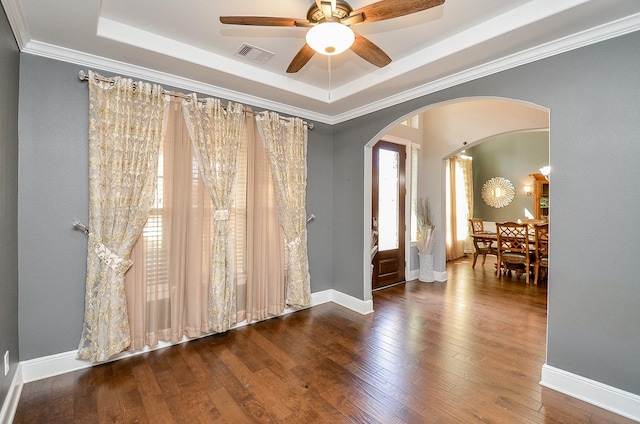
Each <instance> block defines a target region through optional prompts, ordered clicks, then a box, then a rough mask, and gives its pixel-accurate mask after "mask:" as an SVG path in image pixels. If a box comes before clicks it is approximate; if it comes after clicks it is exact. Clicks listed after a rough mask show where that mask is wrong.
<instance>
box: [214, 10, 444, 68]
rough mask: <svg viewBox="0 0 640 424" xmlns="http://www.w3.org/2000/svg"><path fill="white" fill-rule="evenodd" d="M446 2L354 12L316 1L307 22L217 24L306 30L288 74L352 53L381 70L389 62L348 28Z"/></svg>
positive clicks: (258, 19) (261, 19) (253, 19)
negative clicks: (318, 58)
mask: <svg viewBox="0 0 640 424" xmlns="http://www.w3.org/2000/svg"><path fill="white" fill-rule="evenodd" d="M444 2H445V0H380V1H378V2H375V3H371V4H369V5H367V6H364V7H361V8H360V9H357V10H353V9H352V7H351V6H350V5H349V3H347V2H345V1H342V0H316V3H315V4H312V5H311V7H310V8H309V11H308V12H307V19H295V18H278V17H270V16H221V17H220V22H222V23H223V24H231V25H257V26H293V27H309V28H310V29H309V31H307V35H306V44H305V45H304V46H303V47H302V49H300V51H299V52H298V53H297V54H296V55H295V57H294V58H293V60H292V61H291V63H290V64H289V67H288V68H287V73H294V72H298V71H299V70H300V69H302V67H303V66H304V65H306V64H307V62H308V61H309V60H310V59H311V57H313V55H314V54H315V53H316V52H318V53H321V54H324V55H335V54H339V53H342V52H343V51H345V50H347V49H349V48H350V49H351V50H352V51H353V52H354V53H356V54H357V55H358V56H360V57H361V58H363V59H364V60H366V61H368V62H370V63H372V64H373V65H375V66H377V67H379V68H382V67H383V66H386V65H388V64H389V63H390V62H391V58H390V57H389V56H388V55H387V54H386V53H385V52H384V51H382V49H381V48H380V47H378V46H376V45H375V44H374V43H372V42H371V41H369V40H368V39H366V38H365V37H363V36H361V35H359V34H356V33H354V32H353V30H352V29H351V28H350V27H351V25H356V24H363V23H369V22H376V21H383V20H386V19H392V18H398V17H400V16H405V15H410V14H412V13H416V12H420V11H422V10H426V9H430V8H432V7H436V6H440V5H441V4H443V3H444Z"/></svg>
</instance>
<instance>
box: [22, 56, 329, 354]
mask: <svg viewBox="0 0 640 424" xmlns="http://www.w3.org/2000/svg"><path fill="white" fill-rule="evenodd" d="M80 69H81V68H80V67H79V66H77V65H73V64H70V63H65V62H60V61H55V60H51V59H46V58H42V57H37V56H33V55H28V54H23V55H22V56H21V78H20V81H21V83H20V119H19V122H20V124H19V127H20V154H19V163H20V167H19V169H20V174H19V200H20V208H19V212H20V222H19V230H20V233H19V234H20V238H19V242H20V243H19V271H20V315H19V317H20V359H21V360H28V359H32V358H36V357H41V356H46V355H51V354H54V353H60V352H67V351H71V350H74V349H77V347H78V342H79V340H80V333H81V326H82V319H83V310H84V292H85V289H84V284H85V275H86V249H87V238H86V236H85V235H84V234H83V233H82V232H79V231H76V230H74V229H73V225H72V223H73V220H74V219H75V218H78V219H80V220H81V221H83V222H85V223H86V222H88V209H87V208H88V201H89V194H88V141H87V140H88V130H87V122H88V85H87V83H86V82H82V81H80V80H79V79H78V71H79V70H80ZM105 74H107V73H105ZM166 88H168V89H173V88H172V87H166ZM314 124H315V128H314V129H313V130H312V131H309V142H308V157H309V159H308V164H307V166H308V195H307V198H308V205H307V210H308V211H309V214H311V213H313V214H314V215H315V216H316V219H315V220H314V221H313V222H311V223H310V224H309V226H308V229H309V243H308V246H309V261H310V265H309V268H310V273H311V287H312V292H317V291H321V290H326V289H329V288H331V287H332V282H331V281H332V280H331V278H332V277H331V269H332V264H331V226H332V214H331V190H332V188H331V180H332V178H331V173H332V169H331V163H332V155H333V152H332V148H333V146H332V143H331V137H332V127H331V126H329V125H325V124H318V123H314Z"/></svg>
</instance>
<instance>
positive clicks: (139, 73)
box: [1, 0, 640, 125]
mask: <svg viewBox="0 0 640 424" xmlns="http://www.w3.org/2000/svg"><path fill="white" fill-rule="evenodd" d="M1 1H2V5H3V7H4V9H5V12H6V14H7V18H8V20H9V23H10V25H11V28H12V30H13V32H14V36H15V38H16V41H17V42H18V46H19V47H20V50H21V51H22V52H25V53H30V54H34V55H37V56H43V57H48V58H52V59H56V60H61V61H65V62H70V63H75V64H77V65H80V66H86V67H94V68H98V69H101V70H104V71H106V72H113V73H122V74H125V75H127V76H130V77H132V78H140V79H145V80H150V81H154V82H157V83H160V84H166V85H171V86H174V87H177V88H180V89H184V90H187V91H194V92H198V93H202V94H205V95H210V96H215V97H219V98H224V99H227V100H230V101H235V102H240V103H244V104H247V105H251V106H254V107H257V108H264V109H268V110H275V111H278V112H280V113H283V114H290V115H293V116H299V117H301V118H304V119H308V120H310V121H316V122H321V123H325V124H329V125H336V124H339V123H342V122H345V121H348V120H350V119H354V118H358V117H360V116H363V115H367V114H369V113H373V112H376V111H379V110H382V109H385V108H388V107H391V106H395V105H397V104H400V103H404V102H406V101H409V100H414V99H416V98H419V97H422V96H425V95H428V94H432V93H435V92H437V91H440V90H444V89H446V88H450V87H453V86H456V85H459V84H462V83H465V82H469V81H472V80H475V79H479V78H482V77H484V76H488V75H492V74H495V73H498V72H501V71H504V70H507V69H512V68H515V67H518V66H520V65H524V64H527V63H531V62H535V61H537V60H541V59H545V58H548V57H551V56H554V55H558V54H561V53H564V52H567V51H570V50H574V49H578V48H580V47H584V46H587V45H590V44H595V43H598V42H600V41H604V40H607V39H611V38H615V37H619V36H622V35H625V34H628V33H631V32H634V31H637V30H639V29H640V14H635V15H631V16H628V17H625V18H622V19H619V20H616V21H612V22H610V23H607V24H603V25H600V26H597V27H594V28H591V29H588V30H585V31H582V32H579V33H576V34H573V35H570V36H567V37H564V38H561V39H558V40H554V41H551V42H548V43H545V44H542V45H540V46H537V47H533V48H530V49H527V50H523V51H521V52H518V53H516V54H512V55H509V56H505V57H503V58H500V59H497V60H494V61H491V62H488V63H485V64H483V65H480V66H476V67H474V68H469V69H466V70H464V71H461V72H458V73H456V74H452V75H449V76H447V77H444V78H441V79H438V80H436V81H431V82H428V83H426V84H423V85H420V86H417V87H414V88H411V89H408V90H406V91H404V92H401V93H397V94H394V95H392V96H389V97H386V98H383V99H380V100H379V101H375V102H371V103H368V104H366V105H363V106H361V107H357V108H354V109H352V110H350V111H348V112H344V113H339V114H336V115H328V114H323V113H318V112H315V111H312V110H309V109H304V108H300V107H295V106H292V105H288V104H285V103H281V102H276V101H272V100H269V99H266V98H263V97H259V96H255V95H251V94H248V93H243V92H239V91H234V90H229V89H225V88H223V87H219V86H215V85H211V84H206V83H203V82H199V81H195V80H192V79H188V78H184V77H181V76H178V75H173V74H168V73H164V72H160V71H156V70H153V69H149V68H144V67H140V66H136V65H132V64H128V63H124V62H120V61H115V60H112V59H108V58H105V57H100V56H96V55H91V54H87V53H83V52H79V51H75V50H71V49H67V48H63V47H59V46H54V45H51V44H46V43H42V42H39V41H36V40H31V39H30V34H29V30H28V28H27V25H26V24H25V19H24V16H23V12H22V10H21V8H20V5H19V2H17V1H15V0H1Z"/></svg>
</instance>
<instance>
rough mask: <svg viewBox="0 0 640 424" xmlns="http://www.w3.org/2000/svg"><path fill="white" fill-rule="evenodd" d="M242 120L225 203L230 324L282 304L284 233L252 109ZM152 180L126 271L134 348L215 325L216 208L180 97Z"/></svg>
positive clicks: (265, 313)
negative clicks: (211, 308)
mask: <svg viewBox="0 0 640 424" xmlns="http://www.w3.org/2000/svg"><path fill="white" fill-rule="evenodd" d="M243 119H244V131H243V133H242V137H241V139H240V145H239V147H238V153H237V155H238V167H237V173H236V184H235V190H234V192H233V194H234V195H233V201H232V202H231V204H230V209H229V212H230V214H229V226H230V234H231V236H232V239H233V250H232V254H230V255H229V257H230V258H231V259H232V261H233V266H234V267H235V272H234V274H235V281H234V282H233V283H234V287H233V290H234V293H235V301H236V304H235V309H236V314H235V316H234V317H232V318H231V321H232V322H241V321H244V320H245V319H246V320H247V321H248V322H252V321H255V320H260V319H264V318H266V317H268V316H269V315H277V314H280V313H282V312H283V311H284V308H285V299H284V292H285V281H284V236H283V233H282V230H281V228H280V225H279V221H278V217H277V210H276V206H275V194H274V188H273V183H272V181H271V175H270V169H269V162H268V158H267V157H266V153H265V151H264V147H263V146H262V142H261V140H260V138H259V136H258V133H257V130H256V123H255V120H254V119H253V116H252V114H250V113H246V114H245V116H244V117H243ZM157 178H158V189H157V193H156V199H155V203H154V207H153V209H152V212H151V215H150V217H149V221H148V222H147V225H146V226H145V230H144V233H143V236H142V237H140V239H139V240H138V243H137V244H136V246H135V248H134V251H133V254H132V260H133V262H134V264H133V266H132V267H131V269H130V270H129V272H128V273H127V274H126V288H127V301H128V307H129V319H130V321H131V331H132V346H131V347H132V349H141V348H143V347H144V346H145V345H149V346H154V345H156V344H157V343H158V341H160V340H161V341H171V342H173V343H175V342H177V341H179V340H180V339H182V338H183V337H184V336H187V337H196V336H199V335H202V334H207V333H209V332H212V331H216V330H215V329H213V328H211V326H210V325H209V315H208V302H209V282H210V280H211V273H210V254H211V243H212V240H213V235H214V230H215V224H216V221H215V220H214V211H215V208H214V206H213V202H212V200H211V197H210V196H209V193H208V190H207V188H206V186H205V184H204V181H203V179H202V176H201V172H200V169H199V164H198V161H197V160H196V158H195V157H194V151H193V147H192V143H191V141H190V138H189V133H188V130H187V127H186V124H185V118H184V114H183V104H182V101H179V100H175V99H174V100H173V101H172V105H171V108H170V114H169V119H168V128H167V137H166V140H165V143H164V145H163V150H162V152H161V155H160V164H159V168H158V176H157Z"/></svg>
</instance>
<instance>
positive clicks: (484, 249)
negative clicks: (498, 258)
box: [469, 218, 497, 268]
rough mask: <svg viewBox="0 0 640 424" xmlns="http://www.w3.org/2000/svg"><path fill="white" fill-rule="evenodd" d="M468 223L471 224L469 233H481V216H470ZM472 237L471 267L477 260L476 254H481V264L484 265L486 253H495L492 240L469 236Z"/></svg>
mask: <svg viewBox="0 0 640 424" xmlns="http://www.w3.org/2000/svg"><path fill="white" fill-rule="evenodd" d="M469 225H470V226H471V234H472V235H476V236H477V235H482V234H483V233H484V232H485V231H484V221H483V220H482V219H481V218H471V219H469ZM471 238H472V239H473V247H474V248H475V251H474V252H473V265H471V268H475V267H476V261H477V260H478V256H479V255H482V266H484V262H485V261H486V260H487V255H496V254H497V253H496V250H495V248H494V246H493V240H487V239H483V238H480V237H471Z"/></svg>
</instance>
